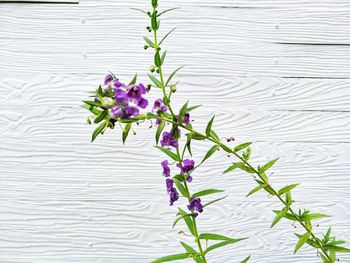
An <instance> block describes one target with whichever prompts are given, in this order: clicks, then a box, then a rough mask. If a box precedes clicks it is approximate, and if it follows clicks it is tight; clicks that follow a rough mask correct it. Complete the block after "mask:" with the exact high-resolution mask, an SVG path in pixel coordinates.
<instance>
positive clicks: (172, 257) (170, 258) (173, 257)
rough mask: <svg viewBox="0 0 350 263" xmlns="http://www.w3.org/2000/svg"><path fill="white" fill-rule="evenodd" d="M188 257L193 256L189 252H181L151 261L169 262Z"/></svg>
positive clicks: (158, 262) (155, 262) (153, 262)
mask: <svg viewBox="0 0 350 263" xmlns="http://www.w3.org/2000/svg"><path fill="white" fill-rule="evenodd" d="M186 258H191V256H190V255H189V254H188V253H180V254H175V255H170V256H165V257H162V258H158V259H156V260H153V261H152V262H151V263H162V262H169V261H175V260H180V259H186Z"/></svg>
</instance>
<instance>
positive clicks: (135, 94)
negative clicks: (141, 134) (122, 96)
mask: <svg viewBox="0 0 350 263" xmlns="http://www.w3.org/2000/svg"><path fill="white" fill-rule="evenodd" d="M145 93H146V88H145V86H144V85H143V84H138V85H132V86H130V87H129V88H128V97H129V98H130V99H134V100H136V101H139V100H140V99H141V98H142V94H145Z"/></svg>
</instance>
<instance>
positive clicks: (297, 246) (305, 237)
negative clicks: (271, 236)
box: [294, 232, 310, 254]
mask: <svg viewBox="0 0 350 263" xmlns="http://www.w3.org/2000/svg"><path fill="white" fill-rule="evenodd" d="M309 237H310V233H309V232H306V233H305V234H304V235H302V236H301V237H300V238H299V241H298V243H297V244H296V246H295V249H294V254H295V253H297V251H298V250H299V249H300V248H301V247H302V246H303V245H304V244H305V243H306V241H308V239H309Z"/></svg>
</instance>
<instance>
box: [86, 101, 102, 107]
mask: <svg viewBox="0 0 350 263" xmlns="http://www.w3.org/2000/svg"><path fill="white" fill-rule="evenodd" d="M83 102H84V103H85V104H87V105H89V106H95V107H103V105H102V103H101V102H99V101H89V100H83Z"/></svg>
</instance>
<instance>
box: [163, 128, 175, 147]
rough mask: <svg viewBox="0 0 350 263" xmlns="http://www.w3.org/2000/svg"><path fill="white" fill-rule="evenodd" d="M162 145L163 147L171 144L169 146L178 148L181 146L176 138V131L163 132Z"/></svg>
mask: <svg viewBox="0 0 350 263" xmlns="http://www.w3.org/2000/svg"><path fill="white" fill-rule="evenodd" d="M160 145H162V147H165V146H169V147H174V148H177V147H178V146H179V143H178V141H177V140H176V139H175V137H174V133H173V132H172V131H171V132H163V134H162V140H161V141H160Z"/></svg>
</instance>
